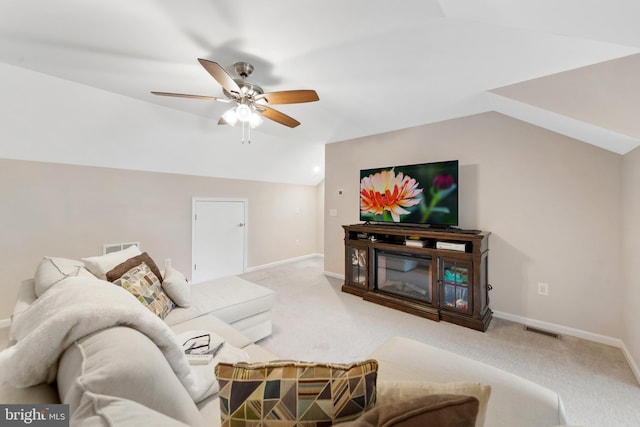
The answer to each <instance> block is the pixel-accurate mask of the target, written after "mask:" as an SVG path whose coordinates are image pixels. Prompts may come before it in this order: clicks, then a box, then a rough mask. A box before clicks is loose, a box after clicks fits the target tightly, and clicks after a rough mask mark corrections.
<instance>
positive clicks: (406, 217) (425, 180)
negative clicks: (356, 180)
mask: <svg viewBox="0 0 640 427" xmlns="http://www.w3.org/2000/svg"><path fill="white" fill-rule="evenodd" d="M360 220H361V221H376V222H397V223H400V222H405V223H415V224H433V225H458V161H457V160H452V161H448V162H437V163H423V164H417V165H407V166H394V167H386V168H379V169H366V170H361V171H360Z"/></svg>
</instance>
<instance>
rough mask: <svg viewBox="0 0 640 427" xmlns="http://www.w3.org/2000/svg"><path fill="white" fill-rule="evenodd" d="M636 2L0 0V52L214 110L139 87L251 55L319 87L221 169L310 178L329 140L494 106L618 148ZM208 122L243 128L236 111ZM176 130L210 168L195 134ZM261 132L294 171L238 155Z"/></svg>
mask: <svg viewBox="0 0 640 427" xmlns="http://www.w3.org/2000/svg"><path fill="white" fill-rule="evenodd" d="M639 16H640V2H638V1H635V0H607V1H604V0H563V1H557V0H520V1H514V0H441V1H436V0H399V1H395V2H391V1H388V0H348V1H345V0H325V1H314V2H311V1H303V0H279V1H275V2H266V1H258V0H244V1H236V0H219V1H218V0H216V1H214V0H189V1H182V2H179V1H175V0H136V1H128V2H125V1H118V0H115V1H114V0H92V1H86V0H57V1H55V2H54V1H50V0H19V1H18V0H14V1H10V0H2V1H1V2H0V62H4V63H6V64H9V65H13V66H16V67H21V68H24V69H28V70H32V71H36V72H38V73H43V74H46V75H49V76H54V77H56V78H60V79H64V80H67V81H70V82H75V83H79V84H82V85H86V86H89V87H92V88H96V89H100V90H103V91H107V92H112V93H115V94H119V95H122V96H125V97H128V98H131V99H135V100H138V101H140V102H143V103H152V104H155V105H158V106H162V107H166V108H167V109H173V110H179V111H182V112H184V113H188V114H190V115H194V116H195V117H197V118H198V120H205V121H210V122H211V123H212V124H215V123H216V122H217V120H218V117H219V116H220V115H221V114H222V113H223V112H224V111H225V110H226V109H227V108H228V105H226V104H223V103H216V102H208V101H200V100H190V99H178V98H168V97H158V96H154V95H151V94H150V93H149V92H150V91H152V90H156V91H167V92H180V93H192V94H201V95H210V96H223V95H222V90H221V89H220V87H219V85H218V84H217V83H216V81H215V80H214V79H213V78H212V77H211V76H210V75H209V74H208V73H207V72H206V71H205V70H204V69H203V68H202V67H201V66H200V64H199V63H198V62H197V58H206V59H210V60H213V61H216V62H218V63H220V64H221V65H223V66H231V64H233V63H234V62H236V61H248V62H251V63H252V64H253V65H254V66H255V68H256V70H255V72H254V74H253V76H252V77H251V80H252V81H255V82H256V83H258V84H260V85H261V86H262V87H263V88H264V89H265V90H266V91H276V90H288V89H315V90H316V91H317V92H318V94H319V96H320V101H319V102H315V103H308V104H297V105H281V106H276V107H275V108H276V109H278V110H280V111H282V112H284V113H286V114H288V115H291V116H292V117H294V118H296V119H298V120H299V121H300V122H301V123H302V124H301V125H300V126H299V127H297V128H295V129H290V128H287V127H284V126H281V125H278V124H276V123H273V122H269V121H267V122H266V123H265V124H263V125H262V126H261V127H259V128H257V129H254V131H253V132H252V141H253V142H252V144H251V145H248V146H245V147H243V150H242V151H243V152H242V153H241V154H240V153H239V151H238V150H237V149H233V150H228V152H227V151H225V150H220V151H219V152H217V153H216V156H218V157H221V158H225V156H227V157H228V158H227V159H225V162H226V163H229V164H231V163H232V164H234V167H233V168H231V169H230V170H229V172H227V173H225V172H224V171H223V172H220V174H221V175H231V172H232V173H233V174H234V176H235V177H239V178H248V179H264V180H267V181H281V182H298V183H305V184H314V183H317V182H318V181H320V180H321V179H322V176H323V173H322V171H320V172H319V173H315V174H314V173H312V172H311V169H312V168H313V166H320V167H322V163H323V160H322V156H323V149H322V147H323V146H324V144H327V143H331V142H336V141H341V140H345V139H350V138H355V137H361V136H366V135H372V134H377V133H382V132H387V131H391V130H396V129H401V128H406V127H411V126H417V125H421V124H425V123H431V122H436V121H441V120H446V119H450V118H455V117H461V116H465V115H469V114H475V113H480V112H484V111H491V110H495V111H499V112H501V113H503V114H507V115H511V116H513V117H516V118H518V119H521V120H526V121H529V122H531V123H534V124H536V125H539V126H544V127H547V128H549V129H552V130H554V131H557V132H560V133H564V134H566V135H569V136H572V137H576V138H579V139H582V140H584V141H585V142H588V143H591V144H594V145H597V146H600V147H603V148H606V149H608V150H611V151H614V152H616V153H620V154H624V153H626V152H628V151H629V150H631V149H633V148H634V147H636V146H638V145H639V144H640V120H637V117H640V114H639V113H640V101H638V99H640V97H638V95H640V91H639V90H638V89H639V87H640V86H639V84H638V82H637V76H638V75H639V74H638V72H639V71H640V55H636V54H637V53H638V52H640V26H638V24H637V18H638V17H639ZM630 55H633V56H630ZM627 56H628V58H624V57H627ZM619 58H622V59H619ZM607 61H608V62H607ZM594 64H596V65H594ZM598 64H599V65H598ZM569 70H571V71H569ZM43 96H46V94H43ZM96 99H100V97H99V96H98V97H97V98H96ZM589 106H590V107H591V108H587V107H589ZM159 120H160V118H159ZM162 120H166V115H165V114H162ZM184 123H185V122H184V121H180V120H178V121H177V123H176V126H184ZM185 132H186V131H185ZM202 132H205V131H204V130H202ZM187 133H188V132H187ZM206 133H207V140H208V141H210V143H211V144H216V143H217V142H216V141H229V140H232V141H234V144H240V138H241V130H240V129H239V128H237V127H236V128H230V127H229V126H217V125H215V126H206ZM194 138H196V139H197V137H194ZM183 144H185V145H184V146H185V147H186V148H187V150H186V151H188V152H189V153H191V155H192V156H193V165H194V167H193V171H192V173H194V174H207V172H203V171H201V170H200V168H199V167H198V159H199V158H201V157H202V156H203V154H204V153H205V151H201V150H200V148H201V146H202V144H201V143H199V142H198V143H195V142H194V144H193V147H190V146H189V141H185V142H183ZM221 146H222V145H221ZM256 146H260V147H256ZM270 146H271V147H274V149H273V150H272V151H273V154H275V155H277V156H278V158H279V160H278V161H279V162H281V164H289V165H292V166H291V171H281V170H280V171H279V172H274V169H278V168H273V167H271V168H264V170H260V169H261V168H260V167H256V165H257V164H259V163H252V162H250V161H246V159H247V158H248V157H251V155H252V154H251V150H254V154H256V155H258V154H257V153H259V156H260V158H261V160H262V162H264V161H265V160H267V158H266V157H265V156H269V153H270V150H269V147H270ZM303 152H304V153H306V154H303ZM289 153H290V154H289ZM289 155H290V156H292V157H291V158H287V156H289ZM1 156H2V153H0V157H1ZM170 157H171V156H169V157H168V158H167V159H169V158H170ZM238 157H240V158H241V159H242V160H244V162H239V161H238V160H239V159H238ZM187 160H188V159H187ZM162 162H163V159H162V158H161V157H160V158H159V159H157V164H160V165H161V166H160V169H162ZM167 163H169V162H168V161H167ZM184 163H185V165H184V168H183V169H181V170H179V171H178V172H189V170H188V169H189V164H188V163H189V161H185V162H184ZM294 163H297V166H296V167H293V164H294ZM263 164H265V163H263ZM166 169H167V170H168V171H174V170H171V168H170V167H169V165H168V164H167V168H166ZM278 173H287V174H288V175H287V176H286V177H284V176H283V175H278ZM212 175H214V176H215V173H212Z"/></svg>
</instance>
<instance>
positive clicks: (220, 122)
mask: <svg viewBox="0 0 640 427" xmlns="http://www.w3.org/2000/svg"><path fill="white" fill-rule="evenodd" d="M218 124H219V125H228V124H229V123H227V121H226V120H225V119H223V118H222V117H220V118H219V119H218Z"/></svg>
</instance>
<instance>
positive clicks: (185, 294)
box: [162, 265, 191, 308]
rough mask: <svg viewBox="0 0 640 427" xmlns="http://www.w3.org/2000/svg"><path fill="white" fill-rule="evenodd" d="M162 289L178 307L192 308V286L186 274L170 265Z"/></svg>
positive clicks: (165, 273) (165, 272)
mask: <svg viewBox="0 0 640 427" xmlns="http://www.w3.org/2000/svg"><path fill="white" fill-rule="evenodd" d="M162 289H164V291H165V292H166V293H167V295H169V298H171V299H172V300H173V302H175V303H176V304H177V305H179V306H180V307H183V308H188V307H189V306H191V286H190V285H189V282H187V278H186V277H184V274H182V273H180V272H179V271H178V270H176V269H175V268H173V267H172V266H170V265H168V266H167V268H166V270H165V271H164V278H163V279H162Z"/></svg>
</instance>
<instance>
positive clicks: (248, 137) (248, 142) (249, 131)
mask: <svg viewBox="0 0 640 427" xmlns="http://www.w3.org/2000/svg"><path fill="white" fill-rule="evenodd" d="M245 126H247V128H246V129H247V131H246V132H247V137H246V138H245V137H244V134H245ZM245 141H246V142H247V144H251V126H250V125H248V124H247V123H246V122H242V143H243V144H244V142H245Z"/></svg>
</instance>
